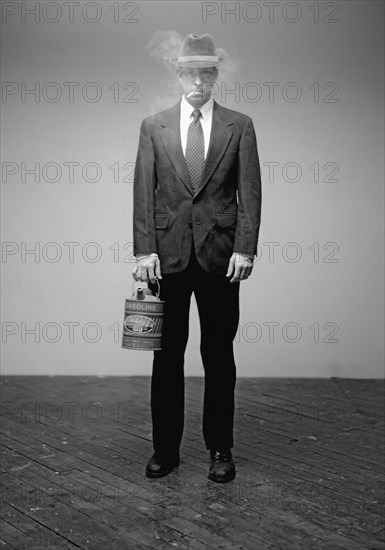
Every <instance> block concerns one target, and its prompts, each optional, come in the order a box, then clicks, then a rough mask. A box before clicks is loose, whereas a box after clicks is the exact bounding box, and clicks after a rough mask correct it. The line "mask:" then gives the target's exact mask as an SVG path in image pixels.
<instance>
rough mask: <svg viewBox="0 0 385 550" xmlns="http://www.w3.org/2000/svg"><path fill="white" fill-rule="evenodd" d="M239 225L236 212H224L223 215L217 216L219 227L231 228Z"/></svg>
mask: <svg viewBox="0 0 385 550" xmlns="http://www.w3.org/2000/svg"><path fill="white" fill-rule="evenodd" d="M236 223H237V213H236V212H223V213H222V214H217V225H218V227H231V226H232V225H236Z"/></svg>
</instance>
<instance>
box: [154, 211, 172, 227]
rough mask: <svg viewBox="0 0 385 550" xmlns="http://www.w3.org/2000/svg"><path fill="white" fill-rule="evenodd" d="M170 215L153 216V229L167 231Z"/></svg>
mask: <svg viewBox="0 0 385 550" xmlns="http://www.w3.org/2000/svg"><path fill="white" fill-rule="evenodd" d="M169 221H170V214H155V229H167V227H168V224H169Z"/></svg>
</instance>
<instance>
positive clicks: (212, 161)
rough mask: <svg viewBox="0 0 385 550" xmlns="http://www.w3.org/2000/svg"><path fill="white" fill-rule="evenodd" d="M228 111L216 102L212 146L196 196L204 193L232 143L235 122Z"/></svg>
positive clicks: (211, 134)
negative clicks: (228, 114) (229, 116)
mask: <svg viewBox="0 0 385 550" xmlns="http://www.w3.org/2000/svg"><path fill="white" fill-rule="evenodd" d="M225 113H226V111H225V109H223V108H222V107H221V106H220V105H218V103H216V101H214V107H213V120H212V125H211V133H210V145H209V149H208V151H207V156H206V162H205V166H204V168H203V175H202V181H201V182H200V184H199V185H198V187H197V189H196V192H195V196H197V195H198V193H200V191H202V189H203V188H204V187H205V185H206V184H207V182H208V181H209V179H210V178H211V176H212V174H213V172H214V170H215V169H216V167H217V166H218V164H219V162H220V161H221V159H222V157H223V155H224V154H225V151H226V149H227V146H228V144H229V142H230V139H231V136H232V135H233V131H232V128H231V126H232V125H233V122H232V121H231V120H230V119H229V118H228V117H227V116H226V114H225Z"/></svg>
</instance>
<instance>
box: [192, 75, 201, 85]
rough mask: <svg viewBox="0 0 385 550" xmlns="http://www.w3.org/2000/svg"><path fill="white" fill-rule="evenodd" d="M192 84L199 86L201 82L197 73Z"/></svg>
mask: <svg viewBox="0 0 385 550" xmlns="http://www.w3.org/2000/svg"><path fill="white" fill-rule="evenodd" d="M194 84H195V85H196V86H200V85H201V84H202V79H201V77H200V76H199V75H197V76H196V77H195V78H194Z"/></svg>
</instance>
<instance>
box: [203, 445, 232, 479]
mask: <svg viewBox="0 0 385 550" xmlns="http://www.w3.org/2000/svg"><path fill="white" fill-rule="evenodd" d="M210 455H211V467H210V471H209V479H211V481H215V482H216V483H227V482H228V481H231V480H232V479H234V478H235V464H234V461H233V457H232V454H231V451H230V449H227V450H224V451H214V450H211V451H210Z"/></svg>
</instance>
